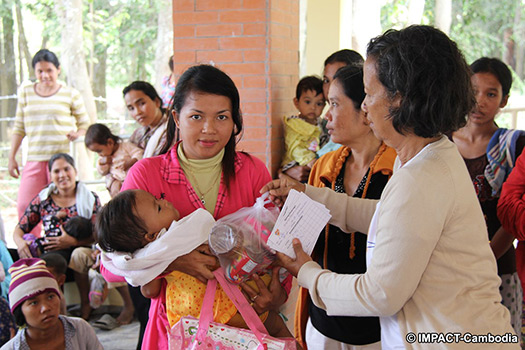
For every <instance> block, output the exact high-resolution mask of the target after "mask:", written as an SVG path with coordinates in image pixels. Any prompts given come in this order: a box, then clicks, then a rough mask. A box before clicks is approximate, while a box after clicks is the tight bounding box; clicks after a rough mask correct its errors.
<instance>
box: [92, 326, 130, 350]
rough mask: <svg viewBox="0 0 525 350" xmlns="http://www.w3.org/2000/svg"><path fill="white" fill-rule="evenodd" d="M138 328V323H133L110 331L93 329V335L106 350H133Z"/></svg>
mask: <svg viewBox="0 0 525 350" xmlns="http://www.w3.org/2000/svg"><path fill="white" fill-rule="evenodd" d="M139 328H140V327H139V323H138V321H134V322H132V323H130V324H127V325H124V326H120V327H117V328H115V329H112V330H110V331H105V330H102V329H98V328H95V333H96V334H97V337H98V340H100V342H101V343H102V346H104V349H106V350H135V349H136V348H137V340H138V336H139Z"/></svg>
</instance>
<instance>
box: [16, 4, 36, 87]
mask: <svg viewBox="0 0 525 350" xmlns="http://www.w3.org/2000/svg"><path fill="white" fill-rule="evenodd" d="M15 8H16V21H17V23H18V45H19V47H20V51H21V52H20V60H22V56H23V57H24V60H25V63H26V67H27V72H28V74H29V79H30V80H35V79H36V78H35V71H34V69H33V67H32V64H31V61H32V59H33V57H32V56H31V53H30V52H29V47H28V45H27V39H26V35H25V31H24V22H23V18H22V9H21V6H20V0H15ZM22 72H23V69H22V66H21V65H20V75H21V77H23V75H22ZM20 82H22V78H21V79H20Z"/></svg>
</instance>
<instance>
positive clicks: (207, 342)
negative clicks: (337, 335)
mask: <svg viewBox="0 0 525 350" xmlns="http://www.w3.org/2000/svg"><path fill="white" fill-rule="evenodd" d="M213 273H214V274H215V277H216V279H213V280H208V286H207V287H206V294H205V296H204V301H203V304H202V308H201V314H200V318H199V319H198V320H197V319H196V318H194V317H191V316H186V317H182V318H181V319H180V320H179V322H177V323H176V324H175V325H173V327H172V328H171V330H170V331H169V333H168V342H169V349H170V350H210V349H213V350H296V344H295V339H294V338H273V337H271V336H269V335H268V332H267V331H266V328H264V325H263V323H262V322H261V320H260V319H259V317H258V316H257V313H256V312H255V311H254V310H253V308H252V307H251V306H250V304H248V301H247V300H246V298H245V297H244V295H243V294H242V292H241V291H240V290H239V289H238V287H236V286H235V285H233V284H232V283H230V282H228V281H227V280H226V278H225V277H224V272H223V271H222V268H219V269H217V270H215V271H214V272H213ZM217 282H219V283H220V284H221V286H222V288H223V290H224V291H225V292H226V294H227V295H228V297H229V298H230V299H231V300H232V301H233V303H234V304H235V306H236V307H237V309H238V310H239V312H240V313H241V315H242V317H243V319H244V320H245V321H246V324H247V325H248V327H249V328H250V329H242V328H235V327H231V326H228V325H223V324H220V323H215V322H213V301H214V299H215V290H216V288H217Z"/></svg>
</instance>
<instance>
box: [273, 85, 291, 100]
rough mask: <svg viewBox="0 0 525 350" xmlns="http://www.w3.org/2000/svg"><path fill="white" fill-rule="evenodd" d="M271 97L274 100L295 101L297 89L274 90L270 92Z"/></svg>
mask: <svg viewBox="0 0 525 350" xmlns="http://www.w3.org/2000/svg"><path fill="white" fill-rule="evenodd" d="M270 96H271V98H272V100H278V99H284V100H288V99H290V100H293V98H294V97H295V89H294V88H292V87H288V88H279V89H272V90H271V92H270Z"/></svg>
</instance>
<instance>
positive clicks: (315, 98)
mask: <svg viewBox="0 0 525 350" xmlns="http://www.w3.org/2000/svg"><path fill="white" fill-rule="evenodd" d="M293 102H294V105H295V107H296V108H297V110H298V111H299V114H298V115H293V116H290V117H284V142H285V146H286V152H285V155H284V157H283V161H282V163H281V166H282V171H286V170H287V169H289V168H291V167H293V166H296V165H301V166H304V165H307V166H309V167H310V168H311V167H312V166H313V164H314V163H315V161H316V159H317V155H316V152H317V151H318V149H319V138H320V135H321V128H320V127H319V126H318V122H319V117H320V116H321V113H323V109H324V106H325V99H324V95H323V81H322V80H321V78H319V77H316V76H313V75H311V76H307V77H304V78H302V79H301V80H299V83H298V84H297V88H296V92H295V98H294V99H293Z"/></svg>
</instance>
